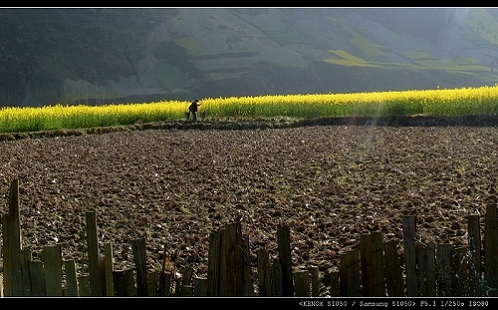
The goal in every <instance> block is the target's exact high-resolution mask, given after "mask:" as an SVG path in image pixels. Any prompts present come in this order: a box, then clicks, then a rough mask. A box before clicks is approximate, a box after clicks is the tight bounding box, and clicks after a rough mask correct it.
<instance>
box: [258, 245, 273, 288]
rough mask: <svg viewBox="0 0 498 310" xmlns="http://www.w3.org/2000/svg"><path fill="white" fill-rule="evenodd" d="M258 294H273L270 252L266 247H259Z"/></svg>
mask: <svg viewBox="0 0 498 310" xmlns="http://www.w3.org/2000/svg"><path fill="white" fill-rule="evenodd" d="M257 256H258V285H259V289H258V296H261V297H269V296H271V273H270V254H269V253H268V251H267V250H266V249H264V248H261V249H258V251H257Z"/></svg>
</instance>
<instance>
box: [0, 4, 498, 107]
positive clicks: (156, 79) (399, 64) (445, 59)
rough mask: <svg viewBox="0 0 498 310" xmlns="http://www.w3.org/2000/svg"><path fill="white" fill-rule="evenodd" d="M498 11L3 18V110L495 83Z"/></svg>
mask: <svg viewBox="0 0 498 310" xmlns="http://www.w3.org/2000/svg"><path fill="white" fill-rule="evenodd" d="M496 16H498V10H496V9H482V8H476V9H474V8H472V9H432V8H426V9H416V8H415V9H402V8H398V9H384V8H377V9H375V8H371V9H354V8H325V9H324V8H322V9H301V8H296V9H280V8H260V9H240V8H211V9H209V8H198V9H189V8H164V9H123V8H117V9H90V8H79V9H51V8H46V9H43V8H39V9H12V8H4V9H0V30H1V31H2V36H0V105H3V106H24V105H31V106H37V105H46V104H54V103H63V104H78V103H85V104H101V103H109V102H136V101H141V102H143V101H155V100H171V99H181V100H190V99H191V98H193V97H199V98H202V97H226V96H248V95H250V96H252V95H266V94H291V93H327V92H358V91H384V90H400V89H428V88H435V87H437V86H439V87H441V88H456V87H469V86H482V85H494V84H495V83H496V82H497V81H498V79H497V76H496V70H494V69H495V68H496V65H497V64H498V49H497V48H496V47H497V45H498V38H497V36H496V33H498V22H497V18H496Z"/></svg>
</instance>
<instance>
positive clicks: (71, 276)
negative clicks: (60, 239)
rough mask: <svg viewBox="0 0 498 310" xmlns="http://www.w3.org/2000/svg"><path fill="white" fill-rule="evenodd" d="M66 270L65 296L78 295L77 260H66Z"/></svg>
mask: <svg viewBox="0 0 498 310" xmlns="http://www.w3.org/2000/svg"><path fill="white" fill-rule="evenodd" d="M64 271H65V273H66V291H65V293H64V296H70V297H78V296H79V295H80V294H79V287H78V276H77V274H76V262H75V261H74V259H69V260H65V261H64Z"/></svg>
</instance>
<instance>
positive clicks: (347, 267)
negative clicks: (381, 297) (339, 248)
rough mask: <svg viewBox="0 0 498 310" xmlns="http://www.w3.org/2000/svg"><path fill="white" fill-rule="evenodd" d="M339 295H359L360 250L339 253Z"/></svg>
mask: <svg viewBox="0 0 498 310" xmlns="http://www.w3.org/2000/svg"><path fill="white" fill-rule="evenodd" d="M340 260H341V266H340V272H341V282H340V287H339V289H340V296H346V297H356V296H361V284H360V283H361V280H360V251H359V250H350V251H346V253H344V254H342V255H341V258H340Z"/></svg>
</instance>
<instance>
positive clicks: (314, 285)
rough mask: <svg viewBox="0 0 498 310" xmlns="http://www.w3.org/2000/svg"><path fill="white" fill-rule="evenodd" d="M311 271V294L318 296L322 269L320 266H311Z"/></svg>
mask: <svg viewBox="0 0 498 310" xmlns="http://www.w3.org/2000/svg"><path fill="white" fill-rule="evenodd" d="M310 273H311V296H313V297H318V296H319V295H320V269H319V268H318V266H311V267H310Z"/></svg>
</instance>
